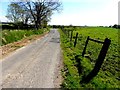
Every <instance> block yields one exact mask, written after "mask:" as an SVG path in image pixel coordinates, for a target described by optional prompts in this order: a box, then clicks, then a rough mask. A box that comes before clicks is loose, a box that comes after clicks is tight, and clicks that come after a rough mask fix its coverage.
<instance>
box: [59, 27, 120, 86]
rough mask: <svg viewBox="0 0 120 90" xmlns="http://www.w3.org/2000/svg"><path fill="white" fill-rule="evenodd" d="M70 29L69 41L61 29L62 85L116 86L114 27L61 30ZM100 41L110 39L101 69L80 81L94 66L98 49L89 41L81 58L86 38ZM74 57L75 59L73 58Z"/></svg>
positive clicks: (115, 38) (117, 61)
mask: <svg viewBox="0 0 120 90" xmlns="http://www.w3.org/2000/svg"><path fill="white" fill-rule="evenodd" d="M70 29H71V30H74V35H73V40H72V42H70V40H69V38H68V37H67V35H65V34H64V33H63V32H62V31H61V30H60V34H61V47H62V50H63V58H64V65H65V67H64V69H63V70H62V75H63V77H64V82H63V84H62V87H63V88H81V87H83V88H120V86H119V84H120V76H119V72H120V68H118V63H119V60H120V56H119V53H118V52H120V50H119V51H118V29H113V28H107V27H106V28H105V27H82V28H64V30H70ZM76 32H78V33H79V35H78V42H77V45H76V47H75V48H74V47H73V43H74V38H75V34H76ZM88 36H90V38H93V39H97V40H100V41H104V39H105V38H109V39H110V40H111V44H110V47H109V49H108V52H107V55H106V58H105V59H104V62H103V64H102V66H101V69H100V71H99V73H98V75H97V76H96V77H94V78H93V79H92V80H91V81H90V82H89V83H80V81H81V80H82V79H83V77H84V76H86V75H88V74H89V72H90V71H91V70H92V69H93V68H94V65H95V63H96V59H97V58H98V55H99V53H100V50H101V48H102V44H98V43H96V42H92V41H89V43H88V46H87V49H86V54H85V57H82V51H83V48H84V46H85V42H86V39H87V37H88ZM76 57H78V59H76ZM76 60H79V62H80V69H81V73H80V75H79V73H78V69H77V68H78V66H77V62H76Z"/></svg>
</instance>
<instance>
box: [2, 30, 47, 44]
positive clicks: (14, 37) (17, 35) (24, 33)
mask: <svg viewBox="0 0 120 90" xmlns="http://www.w3.org/2000/svg"><path fill="white" fill-rule="evenodd" d="M46 31H47V29H43V30H42V29H41V30H3V31H1V32H0V36H1V37H0V38H1V40H2V43H0V45H1V46H2V45H6V44H8V43H13V42H16V41H18V40H21V39H23V38H26V37H29V36H31V35H40V34H42V33H44V32H46Z"/></svg>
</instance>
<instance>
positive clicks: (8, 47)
mask: <svg viewBox="0 0 120 90" xmlns="http://www.w3.org/2000/svg"><path fill="white" fill-rule="evenodd" d="M49 30H50V29H45V30H43V31H41V30H38V31H35V32H34V31H33V30H31V31H26V30H24V31H23V30H19V31H11V33H10V34H9V32H10V31H7V30H6V31H3V32H4V33H5V32H7V35H8V36H7V37H5V36H4V38H5V39H7V40H8V39H9V37H10V38H12V40H11V39H9V41H6V42H7V43H4V44H3V41H2V42H1V44H2V46H1V47H0V50H1V51H2V53H1V54H2V56H1V58H4V57H5V56H7V55H8V54H10V53H11V52H13V51H15V50H16V49H19V48H21V47H23V46H25V45H27V44H29V43H31V42H32V41H35V40H37V39H40V38H41V37H43V36H44V35H46V34H47V33H48V32H49ZM12 32H13V33H14V35H16V36H17V35H18V33H19V32H20V33H21V32H22V34H19V35H21V36H23V37H21V38H19V39H17V40H16V39H14V36H13V33H12ZM15 32H17V33H15ZM23 32H25V33H23ZM30 32H32V33H30ZM27 33H29V35H26V34H27ZM25 35H26V36H25ZM1 38H3V37H1ZM9 42H10V43H9Z"/></svg>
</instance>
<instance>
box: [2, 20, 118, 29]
mask: <svg viewBox="0 0 120 90" xmlns="http://www.w3.org/2000/svg"><path fill="white" fill-rule="evenodd" d="M0 26H2V30H4V29H13V30H14V29H28V30H29V29H35V25H28V24H23V23H8V22H2V23H1V25H0ZM48 27H51V28H69V27H73V28H76V27H88V26H86V25H85V26H73V25H69V26H66V25H48ZM97 27H110V28H116V29H120V25H117V24H115V25H113V26H97ZM43 28H46V27H43Z"/></svg>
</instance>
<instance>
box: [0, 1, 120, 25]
mask: <svg viewBox="0 0 120 90" xmlns="http://www.w3.org/2000/svg"><path fill="white" fill-rule="evenodd" d="M7 1H9V0H5V1H1V2H0V21H8V20H7V19H6V18H5V15H6V11H7V5H8V4H9V2H7ZM118 1H120V0H62V3H63V10H62V11H61V13H54V14H53V16H52V17H51V22H49V24H51V25H53V24H57V25H70V24H72V25H88V26H100V25H104V26H109V25H114V24H117V23H118ZM1 6H2V7H1Z"/></svg>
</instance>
